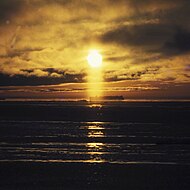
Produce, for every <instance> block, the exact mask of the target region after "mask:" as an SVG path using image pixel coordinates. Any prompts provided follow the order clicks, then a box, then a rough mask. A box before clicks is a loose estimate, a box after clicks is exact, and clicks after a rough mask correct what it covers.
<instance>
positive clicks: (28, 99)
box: [0, 98, 190, 103]
mask: <svg viewBox="0 0 190 190" xmlns="http://www.w3.org/2000/svg"><path fill="white" fill-rule="evenodd" d="M0 102H63V103H66V102H73V103H75V102H76V103H106V102H108V103H109V102H190V99H124V100H97V101H90V100H87V99H60V98H57V99H37V98H36V99H30V98H24V99H23V98H5V99H0Z"/></svg>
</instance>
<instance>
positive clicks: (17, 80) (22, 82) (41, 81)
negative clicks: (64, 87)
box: [0, 70, 85, 86]
mask: <svg viewBox="0 0 190 190" xmlns="http://www.w3.org/2000/svg"><path fill="white" fill-rule="evenodd" d="M27 72H28V73H30V72H33V71H32V70H30V71H29V70H28V71H27ZM84 77H85V75H84V74H67V73H65V74H64V75H63V77H49V76H44V77H37V76H28V77H27V76H23V75H14V76H9V75H6V74H0V81H1V83H0V86H26V85H30V86H36V85H48V84H49V85H53V84H61V83H73V82H75V83H77V82H84Z"/></svg>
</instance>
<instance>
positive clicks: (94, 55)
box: [87, 50, 102, 68]
mask: <svg viewBox="0 0 190 190" xmlns="http://www.w3.org/2000/svg"><path fill="white" fill-rule="evenodd" d="M87 61H88V64H89V65H90V66H91V67H94V68H96V67H101V65H102V55H101V54H100V53H99V52H98V51H97V50H91V51H90V52H89V54H88V57H87Z"/></svg>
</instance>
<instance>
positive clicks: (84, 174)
mask: <svg viewBox="0 0 190 190" xmlns="http://www.w3.org/2000/svg"><path fill="white" fill-rule="evenodd" d="M0 168H1V170H0V176H1V180H0V189H3V190H11V189H19V190H20V189H21V190H22V189H23V190H28V189H29V190H34V189H39V190H41V189H43V190H45V189H52V190H53V189H54V190H56V189H64V190H71V189H72V190H73V189H90V190H91V189H94V190H104V189H106V190H107V189H109V190H110V189H129V190H148V189H152V190H153V189H154V190H157V189H159V190H170V189H171V190H179V189H180V190H189V187H190V186H189V182H190V166H187V165H175V166H174V165H159V164H158V165H155V164H154V165H151V164H139V165H138V164H129V165H118V164H107V163H99V164H88V163H76V164H74V163H72V164H69V163H27V162H26V163H0Z"/></svg>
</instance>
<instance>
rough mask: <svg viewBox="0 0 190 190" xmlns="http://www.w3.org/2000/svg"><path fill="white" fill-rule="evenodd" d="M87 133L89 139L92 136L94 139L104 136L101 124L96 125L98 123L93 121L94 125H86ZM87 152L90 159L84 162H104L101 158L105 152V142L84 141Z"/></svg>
mask: <svg viewBox="0 0 190 190" xmlns="http://www.w3.org/2000/svg"><path fill="white" fill-rule="evenodd" d="M87 129H88V133H87V136H88V138H89V140H91V139H92V138H93V140H96V138H97V137H101V138H103V137H105V134H104V132H103V130H104V128H103V127H102V126H101V125H98V123H94V125H89V126H88V127H87ZM86 148H87V152H88V154H89V155H90V159H89V160H87V161H86V162H90V163H100V162H105V159H103V155H104V152H105V144H104V143H102V142H89V143H86Z"/></svg>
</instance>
